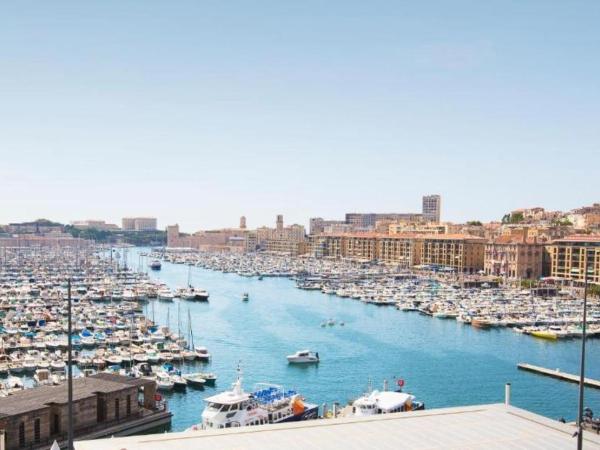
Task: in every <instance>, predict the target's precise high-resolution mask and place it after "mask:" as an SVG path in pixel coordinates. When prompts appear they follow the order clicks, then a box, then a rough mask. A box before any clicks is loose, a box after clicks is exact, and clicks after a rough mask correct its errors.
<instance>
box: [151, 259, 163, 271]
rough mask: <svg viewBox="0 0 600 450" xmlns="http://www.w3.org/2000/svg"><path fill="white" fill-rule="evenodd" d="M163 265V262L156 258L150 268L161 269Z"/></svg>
mask: <svg viewBox="0 0 600 450" xmlns="http://www.w3.org/2000/svg"><path fill="white" fill-rule="evenodd" d="M161 267H162V264H161V262H160V261H159V260H158V259H155V260H154V261H152V262H151V263H150V268H151V269H152V270H160V269H161Z"/></svg>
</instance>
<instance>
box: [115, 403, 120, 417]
mask: <svg viewBox="0 0 600 450" xmlns="http://www.w3.org/2000/svg"><path fill="white" fill-rule="evenodd" d="M119 403H120V402H119V399H118V398H115V419H117V420H119V415H120V414H119Z"/></svg>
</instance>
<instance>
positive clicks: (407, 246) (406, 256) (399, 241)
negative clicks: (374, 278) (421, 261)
mask: <svg viewBox="0 0 600 450" xmlns="http://www.w3.org/2000/svg"><path fill="white" fill-rule="evenodd" d="M417 244H418V241H416V240H415V239H414V238H413V237H412V236H406V235H394V236H381V237H380V238H379V239H377V259H379V260H380V261H382V262H385V263H391V264H399V265H401V266H403V267H412V266H413V265H414V264H417V263H418V261H417V259H416V258H417V256H419V255H418V252H416V251H415V249H416V248H417V247H418V245H417Z"/></svg>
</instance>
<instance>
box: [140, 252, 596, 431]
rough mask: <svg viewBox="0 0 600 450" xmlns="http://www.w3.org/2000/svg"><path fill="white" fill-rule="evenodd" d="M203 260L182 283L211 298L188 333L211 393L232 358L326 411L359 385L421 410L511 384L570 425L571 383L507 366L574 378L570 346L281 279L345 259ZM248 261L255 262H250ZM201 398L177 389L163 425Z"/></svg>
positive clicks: (169, 267)
mask: <svg viewBox="0 0 600 450" xmlns="http://www.w3.org/2000/svg"><path fill="white" fill-rule="evenodd" d="M140 251H141V252H142V253H149V252H148V250H147V249H142V250H135V251H134V250H132V251H131V252H130V263H131V264H132V265H133V266H134V267H135V265H136V263H137V261H138V256H137V255H138V253H137V252H140ZM207 256H208V261H211V262H210V263H207V262H206V261H205V262H203V263H201V264H202V265H206V266H209V265H211V266H214V268H207V267H202V265H195V264H194V265H193V266H192V268H191V274H192V276H191V279H192V283H193V284H194V285H198V286H202V287H203V288H205V289H207V290H208V291H209V292H210V295H211V300H210V304H202V303H197V304H195V305H193V306H192V307H191V311H192V317H193V319H192V322H193V324H194V327H195V328H194V335H199V336H202V337H203V342H204V345H206V346H207V347H209V348H210V349H211V353H212V354H213V358H212V360H211V366H210V367H211V370H214V371H215V372H217V373H218V374H219V380H220V381H222V382H223V383H224V384H218V386H217V392H222V391H223V390H225V389H227V388H228V387H229V385H230V383H232V382H233V381H234V380H235V379H236V372H235V368H236V367H237V365H238V363H239V362H240V360H241V361H242V366H243V370H244V379H245V381H246V383H247V384H248V385H250V386H252V385H254V384H256V383H261V382H265V381H269V382H272V383H275V384H282V385H284V386H286V387H290V388H292V389H295V390H297V391H299V392H302V394H303V395H304V396H306V398H307V399H310V400H311V401H314V402H316V403H319V404H321V405H322V404H324V403H325V404H327V405H329V406H328V408H329V409H330V408H331V407H332V405H333V404H334V403H336V402H337V403H339V405H340V407H343V406H344V405H346V403H347V402H349V401H353V400H355V399H356V398H358V397H360V396H361V393H366V392H367V391H368V381H369V379H372V380H377V382H378V386H377V388H378V389H380V390H381V388H382V386H383V385H382V382H383V380H386V379H387V380H388V381H389V385H390V386H392V385H393V384H394V383H395V382H396V381H397V380H398V379H404V380H405V381H406V385H405V387H404V388H403V390H404V392H406V393H408V394H412V395H415V396H416V398H417V399H418V400H420V401H423V402H424V403H426V404H427V408H428V409H429V408H438V407H446V406H456V405H465V404H467V405H472V404H481V403H493V402H497V401H500V400H501V399H502V398H503V386H504V384H505V383H506V382H511V383H512V389H513V403H514V404H516V405H517V406H519V407H523V408H526V409H528V410H532V411H534V412H536V413H539V414H543V415H545V416H548V417H551V418H554V419H559V418H562V417H564V418H566V419H568V420H572V419H573V418H574V415H573V414H574V413H573V411H575V410H576V405H577V386H576V385H575V384H571V383H563V382H560V381H558V380H553V379H550V378H543V377H542V378H540V377H532V376H531V375H530V374H527V373H524V372H521V371H519V370H517V369H516V364H517V363H519V362H521V361H529V362H531V363H532V364H537V365H540V366H545V367H561V368H563V369H564V370H567V371H570V372H572V373H576V372H577V370H578V368H579V351H580V343H581V341H580V340H578V339H558V340H546V339H535V338H532V337H531V336H527V335H526V334H524V333H516V332H514V331H512V330H514V328H511V327H504V326H499V327H489V328H477V327H473V326H469V325H468V324H467V323H464V322H460V321H456V320H445V319H442V318H441V317H434V316H433V315H430V314H422V313H419V311H402V310H397V309H396V308H395V303H394V304H393V305H390V306H389V307H381V306H378V305H375V304H372V303H367V302H362V301H360V300H358V301H357V299H355V300H352V298H349V297H340V296H337V295H332V294H324V293H323V292H322V291H321V290H320V289H298V288H297V280H293V279H290V278H292V277H296V276H297V271H301V270H303V268H306V267H307V265H310V266H309V267H311V270H310V272H311V273H318V272H319V271H322V270H323V268H324V267H325V268H327V269H329V268H331V267H333V268H336V270H338V271H342V270H347V269H345V267H348V266H350V267H353V269H351V270H353V271H355V272H356V273H355V275H354V276H357V275H358V272H359V270H357V266H356V265H355V264H354V265H350V264H349V263H343V262H339V261H332V262H329V261H326V262H325V264H323V263H322V262H320V261H314V260H308V261H303V260H302V259H301V258H289V257H288V258H283V257H276V256H272V255H268V256H267V255H265V256H262V255H261V256H258V257H255V256H254V255H247V256H245V257H244V256H241V255H214V254H213V255H208V254H205V255H203V258H202V259H203V260H206V259H207ZM167 259H168V260H169V261H167ZM199 259H200V257H199V255H198V254H193V253H190V254H188V255H187V256H186V255H183V254H181V253H172V254H171V253H169V252H167V253H166V254H165V257H164V259H163V268H162V270H161V272H160V273H150V274H149V275H150V277H152V278H155V279H157V280H161V281H164V282H166V283H167V284H168V285H169V286H172V287H177V286H182V285H185V283H186V282H187V279H188V271H189V266H188V265H186V264H185V262H189V261H197V260H199ZM254 259H256V260H257V261H260V263H258V264H261V265H262V266H259V265H258V264H255V263H252V262H251V261H253V260H254ZM171 261H172V262H171ZM223 261H236V263H235V264H234V263H227V264H225V263H224V262H223ZM177 262H179V264H178V263H177ZM226 265H230V267H225V266H226ZM141 267H143V264H142V266H141ZM219 267H222V268H224V269H225V271H222V270H219V269H218V268H219ZM358 267H359V269H360V266H358ZM236 269H238V270H236ZM361 270H362V271H364V273H365V274H366V275H367V276H368V277H370V278H372V279H377V278H379V277H381V275H382V274H381V273H380V271H381V270H382V268H381V267H371V266H366V268H365V269H361ZM383 270H384V271H386V270H391V269H389V268H388V269H385V268H383ZM238 272H241V273H242V274H243V275H240V274H238ZM257 272H258V274H257ZM261 278H262V279H261ZM308 278H311V276H308V275H307V274H304V279H305V280H308ZM243 293H248V294H249V296H250V298H251V301H250V302H241V301H240V297H241V296H242V294H243ZM176 302H177V300H176ZM167 308H168V305H166V304H164V303H156V317H157V320H158V318H159V317H160V318H161V320H164V319H165V318H166V315H167ZM171 309H172V307H171ZM330 323H331V325H330ZM323 324H324V326H322V325H323ZM342 324H343V325H342ZM599 343H600V342H599V340H597V339H589V341H588V358H589V361H590V362H589V364H588V372H587V375H588V376H589V377H592V378H598V377H600V372H598V370H600V365H599V364H598V363H597V361H600V346H599ZM299 349H310V350H312V351H318V352H319V356H320V363H319V364H309V365H304V364H300V365H295V364H289V363H288V362H287V361H286V359H285V355H290V354H293V353H294V352H296V351H298V350H299ZM219 383H220V382H219ZM598 394H599V393H598V391H596V390H594V389H587V391H586V405H588V406H590V407H591V408H592V409H594V410H596V409H598V408H600V395H598ZM209 395H212V391H210V390H207V391H205V392H197V391H191V390H188V393H187V394H186V395H185V396H183V395H180V394H178V393H173V394H169V404H170V405H171V407H172V408H173V409H177V410H182V411H183V412H182V413H180V414H176V415H175V416H174V418H173V430H184V429H187V428H189V427H190V426H192V425H194V424H197V423H198V421H199V420H198V419H199V414H200V412H201V410H202V407H201V406H198V407H197V409H195V410H193V411H189V410H188V407H189V405H191V404H192V400H191V399H192V398H196V399H198V400H202V399H204V398H205V397H207V396H209ZM548 396H550V397H551V398H552V401H551V402H548V401H547V399H548Z"/></svg>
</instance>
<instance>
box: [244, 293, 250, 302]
mask: <svg viewBox="0 0 600 450" xmlns="http://www.w3.org/2000/svg"><path fill="white" fill-rule="evenodd" d="M248 300H250V295H249V294H248V293H247V292H244V295H242V301H243V302H247V301H248Z"/></svg>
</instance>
